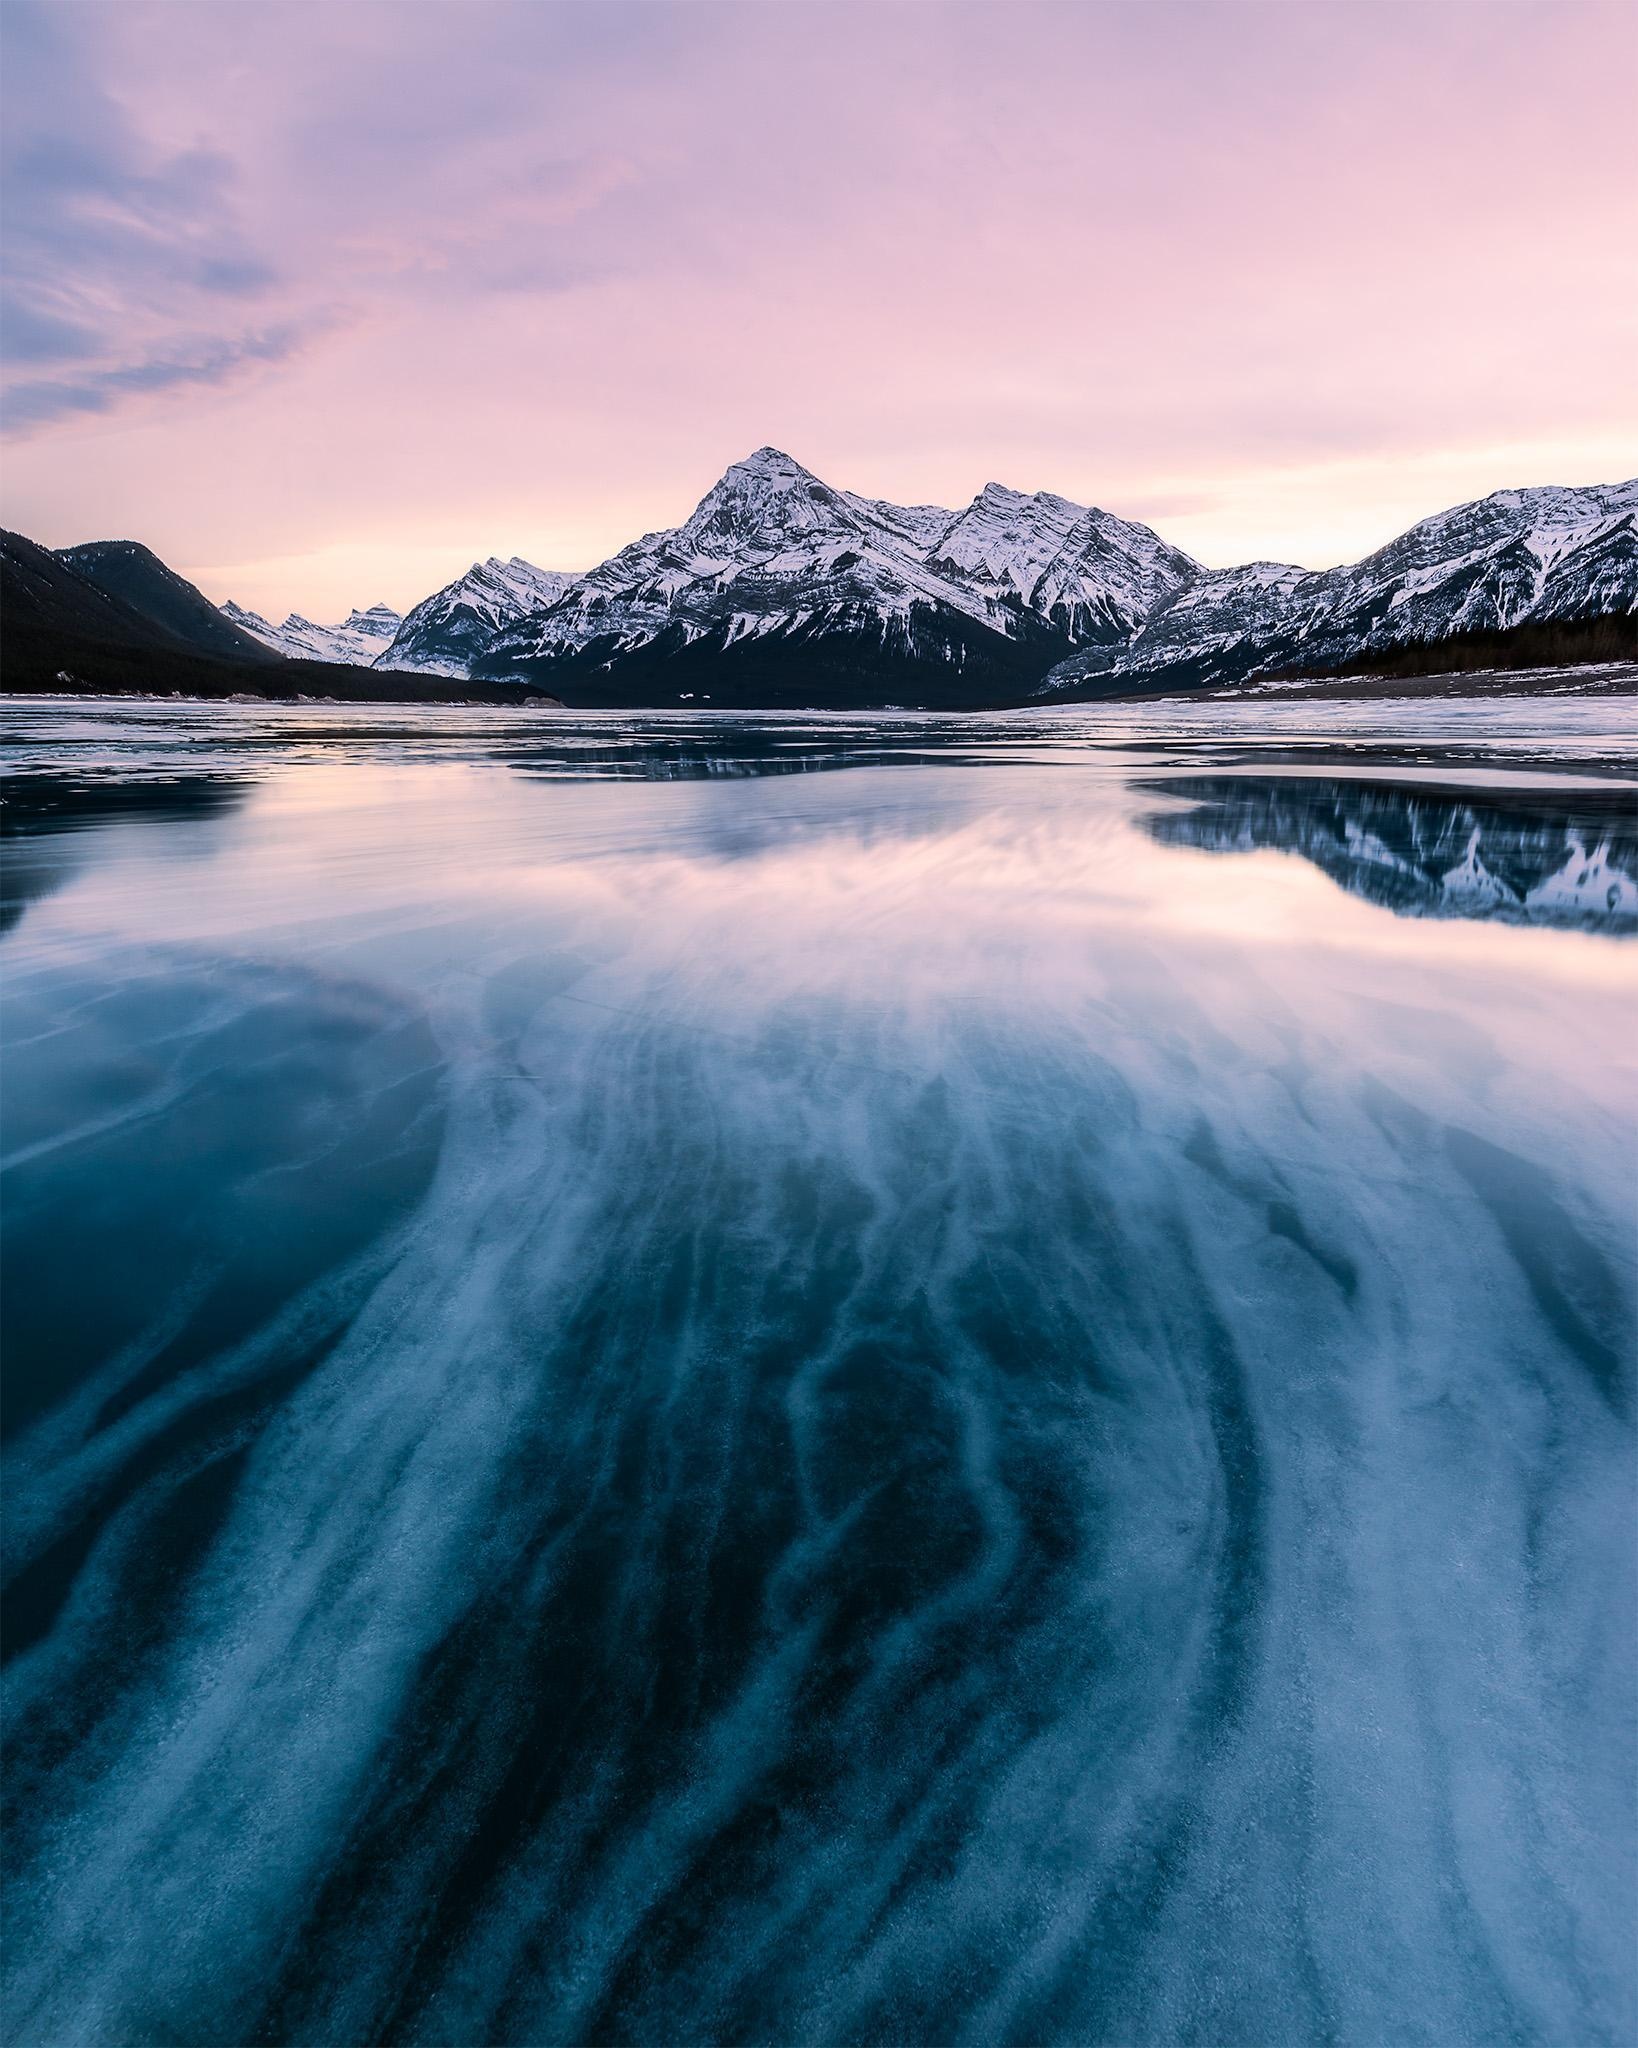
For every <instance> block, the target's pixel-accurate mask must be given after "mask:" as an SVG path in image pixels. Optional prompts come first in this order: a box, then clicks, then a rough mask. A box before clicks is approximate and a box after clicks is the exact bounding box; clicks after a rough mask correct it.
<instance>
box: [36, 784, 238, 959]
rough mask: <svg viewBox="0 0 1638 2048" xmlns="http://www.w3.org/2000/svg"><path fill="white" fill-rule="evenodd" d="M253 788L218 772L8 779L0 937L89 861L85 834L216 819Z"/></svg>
mask: <svg viewBox="0 0 1638 2048" xmlns="http://www.w3.org/2000/svg"><path fill="white" fill-rule="evenodd" d="M248 790H249V785H248V784H247V783H244V782H241V781H233V780H229V779H227V778H226V777H223V776H217V775H183V776H167V777H164V778H162V779H159V780H152V781H140V782H113V781H89V780H83V779H81V778H79V777H74V776H59V775H31V776H26V777H24V776H10V777H8V778H7V781H6V788H5V796H4V799H3V801H0V844H3V845H4V847H5V857H4V859H3V860H0V937H4V935H5V934H6V933H7V932H10V931H13V930H15V929H16V927H17V925H18V924H19V923H20V922H21V920H22V917H23V913H24V912H25V911H26V910H27V909H28V907H29V905H30V904H31V903H37V902H39V901H40V900H41V898H42V897H45V896H50V895H53V894H54V893H55V892H56V891H57V890H58V889H61V888H62V887H63V886H64V885H65V884H66V883H68V882H69V881H71V880H72V879H73V877H74V876H75V875H76V874H78V873H79V871H80V869H81V868H82V867H83V866H84V864H85V859H86V848H85V847H84V846H83V844H81V843H80V841H79V835H80V834H81V833H83V832H85V831H88V830H93V829H95V828H96V827H98V826H103V825H110V824H114V823H116V822H118V821H121V820H125V819H147V820H148V821H150V822H151V823H154V824H164V825H175V824H178V823H180V822H182V821H184V820H186V819H190V818H218V817H221V816H223V815H225V813H227V812H228V811H231V810H234V809H235V808H237V806H238V805H240V804H241V803H243V801H244V799H245V796H246V795H247V793H248Z"/></svg>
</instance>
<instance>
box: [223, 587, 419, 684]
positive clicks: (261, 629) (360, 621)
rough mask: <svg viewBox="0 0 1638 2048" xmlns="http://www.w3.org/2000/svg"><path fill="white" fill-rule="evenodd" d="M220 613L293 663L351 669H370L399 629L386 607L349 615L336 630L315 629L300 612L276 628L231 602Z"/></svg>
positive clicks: (319, 627) (377, 605)
mask: <svg viewBox="0 0 1638 2048" xmlns="http://www.w3.org/2000/svg"><path fill="white" fill-rule="evenodd" d="M221 610H222V616H223V617H224V618H226V619H229V620H231V621H232V623H233V624H234V625H235V626H237V627H238V628H239V630H240V631H241V632H244V633H249V634H251V635H253V636H254V637H255V638H256V639H258V640H260V641H261V642H262V643H263V644H264V645H265V646H268V647H271V648H274V649H275V650H276V651H277V652H278V653H280V654H285V655H288V656H289V657H290V658H291V659H292V660H293V661H334V662H342V663H344V664H346V665H347V666H348V667H350V668H368V667H369V666H370V664H371V663H372V662H373V661H374V660H375V658H376V656H377V655H379V654H381V653H382V652H383V651H384V650H385V649H386V648H387V647H388V646H390V645H391V643H392V638H393V635H394V634H395V633H396V632H397V631H398V627H399V616H398V614H397V612H395V611H394V610H393V609H392V607H391V605H385V604H376V605H371V607H370V609H369V610H368V611H363V612H361V611H352V612H349V613H348V614H347V616H346V618H345V619H343V620H342V621H341V623H340V624H339V625H336V626H320V625H315V624H314V622H313V621H312V620H311V619H304V618H303V617H302V615H301V613H300V612H292V613H291V614H290V616H289V617H288V618H287V619H286V620H285V622H284V624H283V625H282V626H274V625H271V624H270V623H269V622H268V621H267V620H266V619H264V618H263V617H262V615H261V613H260V612H253V611H247V610H246V608H245V607H244V606H243V605H238V604H234V603H233V601H232V600H231V599H229V601H228V602H227V603H226V604H224V605H223V606H222V607H221Z"/></svg>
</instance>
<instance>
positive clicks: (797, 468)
mask: <svg viewBox="0 0 1638 2048" xmlns="http://www.w3.org/2000/svg"><path fill="white" fill-rule="evenodd" d="M729 477H754V478H756V479H758V480H759V481H764V482H768V483H786V484H790V483H795V482H796V481H797V480H798V479H799V478H806V479H809V480H813V472H812V470H809V469H804V468H803V467H802V465H801V463H800V462H798V461H797V459H796V457H795V456H794V455H787V454H786V453H785V451H784V449H782V448H770V447H766V446H764V447H761V448H757V449H754V450H753V451H752V452H751V453H750V454H749V455H747V456H746V457H745V459H744V461H743V462H731V463H729V465H728V467H727V469H726V470H725V471H724V472H723V482H724V483H726V482H727V481H728V479H729Z"/></svg>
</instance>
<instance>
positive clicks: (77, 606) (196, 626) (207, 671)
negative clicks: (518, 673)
mask: <svg viewBox="0 0 1638 2048" xmlns="http://www.w3.org/2000/svg"><path fill="white" fill-rule="evenodd" d="M241 616H245V617H249V616H252V615H251V614H243V615H241ZM260 623H261V624H262V625H264V626H265V624H266V621H265V620H263V621H260ZM0 684H3V686H4V687H5V688H6V689H8V690H17V691H35V690H44V691H90V692H102V691H141V692H145V693H154V694H160V695H177V694H180V695H182V696H189V697H235V696H246V697H285V698H295V697H323V698H338V699H342V700H351V701H370V700H375V701H387V702H396V703H437V702H442V701H445V700H447V699H448V698H450V697H451V696H454V695H459V696H460V697H463V698H481V699H483V700H484V701H487V702H495V703H508V704H512V703H517V702H518V701H519V700H520V699H521V698H522V697H524V696H525V695H526V694H527V695H529V696H531V697H538V694H539V693H538V692H533V691H531V692H527V693H526V692H524V691H521V690H519V689H517V688H515V687H508V686H506V685H502V684H479V683H465V684H462V685H461V686H460V687H459V689H458V690H457V689H456V688H454V687H453V686H452V685H451V684H450V683H449V682H448V681H447V680H445V679H443V678H440V677H434V676H419V675H397V674H394V675H386V674H382V673H380V672H379V671H378V670H376V669H374V668H361V667H358V666H356V665H354V664H351V663H346V662H333V661H332V662H326V661H311V660H305V659H300V658H293V657H292V656H290V655H287V654H281V653H280V652H278V651H277V650H276V649H275V648H274V647H272V646H270V645H268V644H265V643H264V642H263V641H262V640H261V639H260V638H259V637H257V635H255V634H253V633H251V632H248V631H246V630H245V628H244V627H243V626H242V625H240V624H239V623H237V622H236V621H235V620H234V619H233V618H231V617H225V616H224V615H223V613H222V612H221V611H219V610H218V608H217V607H216V606H215V605H213V604H212V603H211V602H210V600H209V599H208V598H207V597H205V596H204V594H203V593H202V592H201V591H198V590H196V589H195V588H194V586H193V585H192V584H191V583H189V582H187V581H186V580H185V579H184V578H182V577H180V576H178V575H177V574H176V573H175V572H174V570H171V569H167V568H166V566H165V564H164V563H163V562H162V561H160V559H159V557H158V556H157V555H155V554H153V553H152V552H151V551H150V550H149V549H147V548H145V547H142V546H140V545H139V544H138V543H137V542H135V541H95V542H92V543H90V544H89V545H87V546H85V547H78V548H65V549H64V550H63V551H62V552H61V553H59V554H53V553H52V552H51V550H50V549H49V548H42V547H39V546H37V545H36V544H35V542H33V541H31V540H28V539H26V538H25V537H24V536H23V535H22V534H20V533H6V532H0Z"/></svg>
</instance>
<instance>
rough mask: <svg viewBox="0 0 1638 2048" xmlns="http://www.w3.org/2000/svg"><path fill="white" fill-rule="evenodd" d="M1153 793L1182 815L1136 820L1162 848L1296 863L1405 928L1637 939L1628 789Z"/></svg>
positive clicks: (1244, 778) (1321, 784)
mask: <svg viewBox="0 0 1638 2048" xmlns="http://www.w3.org/2000/svg"><path fill="white" fill-rule="evenodd" d="M1150 787H1151V788H1157V789H1159V790H1161V791H1163V792H1164V793H1165V794H1166V795H1167V796H1171V797H1180V798H1184V799H1187V800H1188V801H1189V802H1190V803H1191V804H1192V808H1191V809H1189V810H1187V811H1167V812H1164V813H1161V814H1159V815H1157V816H1153V817H1150V818H1147V819H1146V820H1145V821H1144V822H1145V825H1146V827H1147V830H1148V831H1149V833H1150V834H1151V836H1152V837H1153V838H1155V839H1156V840H1158V841H1159V842H1160V843H1161V844H1162V845H1165V846H1188V847H1195V848H1198V849H1200V850H1202V851H1205V852H1208V853H1255V852H1261V851H1264V850H1273V851H1276V852H1280V853H1299V854H1301V855H1302V856H1303V858H1304V859H1305V860H1310V861H1312V862H1313V863H1314V865H1315V866H1316V867H1317V868H1319V869H1321V870H1322V871H1323V872H1324V873H1325V874H1327V875H1329V876H1330V877H1331V879H1332V881H1334V882H1336V883H1338V884H1339V885H1340V886H1341V887H1342V888H1344V889H1346V890H1348V891H1349V893H1350V894H1351V895H1355V896H1363V897H1365V898H1366V899H1367V900H1368V901H1370V902H1372V903H1380V904H1382V905H1383V906H1384V907H1385V908H1387V909H1389V910H1394V911H1397V912H1399V913H1400V915H1402V916H1406V917H1485V918H1501V919H1504V920H1506V921H1508V922H1510V923H1514V924H1543V925H1557V926H1563V927H1567V928H1573V929H1577V930H1587V931H1604V932H1613V933H1631V932H1634V931H1638V816H1635V812H1634V804H1633V795H1632V792H1631V790H1630V789H1626V788H1610V789H1608V790H1604V789H1587V788H1576V789H1565V790H1551V789H1547V790H1543V789H1539V788H1537V789H1529V790H1512V789H1494V788H1492V789H1486V790H1485V791H1484V792H1483V793H1482V794H1481V793H1479V792H1477V791H1473V790H1468V789H1459V790H1457V789H1437V788H1431V787H1425V786H1417V785H1408V784H1397V783H1387V782H1361V781H1345V780H1341V779H1331V778H1321V777H1313V776H1297V775H1291V776H1261V775H1258V776H1251V775H1220V776H1191V777H1186V778H1176V779H1169V780H1167V781H1164V782H1161V783H1157V784H1151V785H1150Z"/></svg>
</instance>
